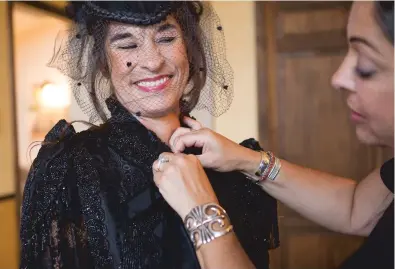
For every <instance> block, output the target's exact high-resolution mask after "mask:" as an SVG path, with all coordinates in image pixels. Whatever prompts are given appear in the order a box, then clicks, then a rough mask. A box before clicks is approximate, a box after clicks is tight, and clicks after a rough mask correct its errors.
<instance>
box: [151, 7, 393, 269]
mask: <svg viewBox="0 0 395 269" xmlns="http://www.w3.org/2000/svg"><path fill="white" fill-rule="evenodd" d="M347 32H348V40H349V51H348V54H347V55H346V57H345V59H344V61H343V63H342V65H341V66H340V67H339V69H338V71H337V72H336V74H335V75H334V76H333V79H332V84H333V86H334V87H335V88H336V89H339V90H342V91H344V92H345V93H346V94H347V104H348V106H349V108H350V111H351V118H352V120H353V121H354V123H355V125H356V133H357V136H358V138H359V140H360V141H361V142H363V143H366V144H370V145H376V146H382V147H389V148H391V149H393V148H394V2H393V1H388V2H386V1H373V2H355V3H354V4H353V7H352V10H351V13H350V16H349V23H348V29H347ZM185 122H186V123H187V124H188V125H189V126H190V129H187V128H183V129H179V130H177V131H176V132H175V133H174V135H173V136H172V138H171V139H170V145H171V147H172V149H173V151H174V152H182V150H183V149H184V148H185V147H186V146H191V145H194V146H197V147H202V148H203V152H202V154H201V155H199V156H197V157H192V156H184V155H180V154H174V155H173V154H169V153H165V154H162V155H161V159H163V158H166V159H167V160H168V162H167V163H165V164H162V165H160V166H159V164H160V163H161V162H159V161H157V162H155V163H154V168H155V167H157V168H156V170H159V171H158V172H156V173H155V182H156V184H157V185H158V187H159V189H160V191H161V193H162V194H163V196H164V197H165V199H166V200H167V201H168V202H169V204H170V205H171V206H172V207H173V208H174V209H175V210H176V211H177V212H178V213H179V215H180V216H181V217H185V216H186V221H188V220H189V219H190V218H191V214H192V215H193V213H194V212H195V211H196V210H202V209H204V205H205V203H216V202H217V200H216V199H217V198H216V196H215V193H214V192H213V190H212V189H211V188H210V184H209V182H208V180H207V178H206V177H205V175H204V173H203V172H202V168H201V164H202V165H203V166H204V167H210V168H213V169H215V170H217V171H223V172H224V171H232V170H239V171H243V172H244V173H245V174H247V175H248V177H249V178H250V180H252V181H254V182H256V183H257V184H259V185H260V186H261V187H262V189H263V190H265V191H266V192H268V193H269V194H270V195H272V196H273V197H275V198H276V199H278V200H279V201H281V202H283V203H284V204H286V205H288V206H289V207H290V208H293V209H294V210H296V211H297V212H299V213H300V214H302V215H303V216H305V217H306V218H308V219H310V220H312V221H314V222H316V223H318V224H321V225H323V226H325V227H326V228H329V229H331V230H334V231H338V232H342V233H347V234H354V235H361V236H367V240H366V241H365V243H364V244H363V246H362V247H361V248H360V249H359V250H358V251H357V252H356V253H355V254H354V255H353V256H352V257H350V258H349V259H348V260H347V261H345V262H344V264H343V265H342V266H341V268H343V269H346V268H347V269H348V268H355V269H356V268H358V269H360V268H380V269H384V268H394V207H393V205H394V194H393V192H394V159H393V158H392V159H390V160H389V161H387V162H386V163H384V164H383V165H382V167H381V169H376V170H375V171H373V172H372V173H371V174H369V175H368V176H367V177H366V178H365V179H363V180H362V181H361V182H360V183H358V184H357V183H356V182H355V181H353V180H351V179H346V178H341V177H336V176H333V175H329V174H326V173H322V172H318V171H313V170H310V169H306V168H303V167H299V166H296V165H293V164H291V163H288V162H286V161H284V160H279V159H278V158H276V156H275V155H274V154H272V153H270V152H265V151H262V152H260V153H259V152H255V151H253V150H250V149H246V148H242V147H240V146H239V145H236V144H234V143H233V142H231V141H229V140H227V139H226V138H224V137H222V136H220V135H219V134H216V133H214V132H212V131H209V130H207V129H204V128H201V126H200V124H199V123H198V122H196V121H194V120H192V119H186V121H185ZM339 154H341V152H339ZM199 161H200V162H199ZM200 163H201V164H200ZM159 168H160V169H159ZM196 175H199V176H196ZM175 193H177V195H178V198H177V200H176V201H175V199H174V196H173V195H174V194H175ZM180 201H182V202H180ZM224 207H225V206H224ZM225 209H227V210H229V209H230V208H228V207H225ZM205 218H209V215H208V216H206V215H205V217H204V219H205ZM227 221H228V222H232V221H233V219H232V218H231V217H230V219H227ZM187 227H188V226H187ZM200 227H201V228H200V229H204V225H201V226H200ZM195 240H196V239H195ZM227 249H233V251H235V252H236V251H237V252H240V251H241V250H240V246H238V245H237V244H235V243H234V240H233V241H232V240H230V236H228V238H226V236H223V237H222V238H218V239H215V240H213V241H212V242H207V243H206V244H205V245H204V247H202V248H201V251H200V254H201V256H202V259H203V260H204V262H205V264H206V265H207V264H209V265H213V266H219V265H220V264H223V263H224V262H227V260H228V259H229V255H225V254H224V250H227ZM218 257H220V258H222V259H220V258H218ZM246 266H248V263H246ZM218 268H219V267H218Z"/></svg>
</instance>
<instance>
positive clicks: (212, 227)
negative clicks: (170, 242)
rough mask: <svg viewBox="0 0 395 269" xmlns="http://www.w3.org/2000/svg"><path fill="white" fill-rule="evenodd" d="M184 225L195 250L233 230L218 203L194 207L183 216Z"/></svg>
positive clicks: (226, 215)
mask: <svg viewBox="0 0 395 269" xmlns="http://www.w3.org/2000/svg"><path fill="white" fill-rule="evenodd" d="M184 225H185V228H186V230H187V231H188V234H189V236H190V239H191V240H192V242H193V244H194V246H195V248H196V250H198V249H199V248H200V247H201V246H202V245H205V244H207V243H210V242H211V241H213V240H215V239H217V238H220V237H222V236H224V235H226V234H228V233H231V232H232V231H233V226H232V224H231V222H230V219H229V216H228V214H227V213H226V211H225V209H223V208H222V207H221V206H220V205H219V204H218V203H207V204H203V205H200V206H197V207H194V208H193V209H192V210H191V211H190V212H189V213H188V214H187V215H186V217H185V218H184Z"/></svg>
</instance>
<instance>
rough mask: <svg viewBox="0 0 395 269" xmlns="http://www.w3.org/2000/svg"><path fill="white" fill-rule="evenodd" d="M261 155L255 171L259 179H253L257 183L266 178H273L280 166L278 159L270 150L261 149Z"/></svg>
mask: <svg viewBox="0 0 395 269" xmlns="http://www.w3.org/2000/svg"><path fill="white" fill-rule="evenodd" d="M261 156H262V157H261V162H260V163H259V167H258V169H257V171H256V172H255V176H257V177H258V178H259V180H255V179H253V180H254V181H255V182H256V183H257V184H259V183H260V182H262V181H264V180H266V179H270V180H272V181H273V180H275V179H276V177H277V175H278V173H279V172H280V168H281V163H280V159H278V158H277V157H276V156H274V154H273V153H272V152H270V151H267V152H265V151H261ZM250 179H252V178H250Z"/></svg>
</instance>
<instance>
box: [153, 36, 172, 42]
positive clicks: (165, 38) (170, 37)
mask: <svg viewBox="0 0 395 269" xmlns="http://www.w3.org/2000/svg"><path fill="white" fill-rule="evenodd" d="M174 39H176V37H174V36H168V37H162V38H159V40H158V41H157V42H158V43H171V42H173V41H174Z"/></svg>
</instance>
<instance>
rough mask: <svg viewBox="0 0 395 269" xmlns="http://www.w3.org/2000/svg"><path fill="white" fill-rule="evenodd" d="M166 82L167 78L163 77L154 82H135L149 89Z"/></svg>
mask: <svg viewBox="0 0 395 269" xmlns="http://www.w3.org/2000/svg"><path fill="white" fill-rule="evenodd" d="M167 80H169V78H168V77H164V78H161V79H158V80H156V81H141V82H137V85H139V86H143V87H150V88H151V87H157V86H159V85H161V84H163V83H165V82H166V81H167Z"/></svg>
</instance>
